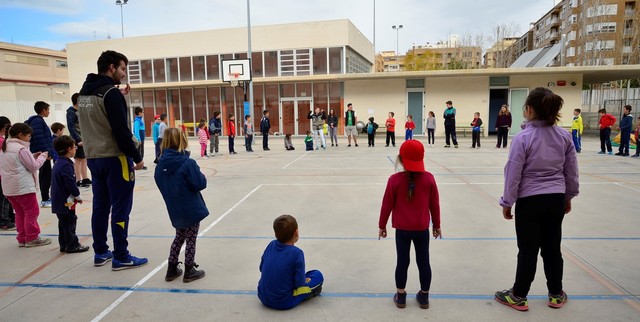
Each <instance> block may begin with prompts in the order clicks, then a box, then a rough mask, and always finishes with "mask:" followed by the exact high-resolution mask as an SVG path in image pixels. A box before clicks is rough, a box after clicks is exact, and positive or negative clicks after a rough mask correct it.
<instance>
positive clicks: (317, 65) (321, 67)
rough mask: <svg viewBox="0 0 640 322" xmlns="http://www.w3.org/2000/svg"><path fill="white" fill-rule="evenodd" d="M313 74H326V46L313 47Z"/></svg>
mask: <svg viewBox="0 0 640 322" xmlns="http://www.w3.org/2000/svg"><path fill="white" fill-rule="evenodd" d="M313 74H314V75H326V74H327V48H314V49H313Z"/></svg>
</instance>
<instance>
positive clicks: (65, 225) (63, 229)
mask: <svg viewBox="0 0 640 322" xmlns="http://www.w3.org/2000/svg"><path fill="white" fill-rule="evenodd" d="M56 216H57V217H58V243H60V251H61V252H66V251H68V250H73V249H76V248H78V247H79V246H80V243H79V242H78V236H77V235H76V225H77V222H78V216H76V211H75V210H69V212H68V213H66V214H56Z"/></svg>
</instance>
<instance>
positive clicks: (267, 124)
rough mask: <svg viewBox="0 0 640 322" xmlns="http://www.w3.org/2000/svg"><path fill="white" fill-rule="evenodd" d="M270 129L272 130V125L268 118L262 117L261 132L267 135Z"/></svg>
mask: <svg viewBox="0 0 640 322" xmlns="http://www.w3.org/2000/svg"><path fill="white" fill-rule="evenodd" d="M269 129H271V123H270V122H269V118H268V117H266V116H263V117H262V120H260V132H262V134H265V133H267V134H268V133H269Z"/></svg>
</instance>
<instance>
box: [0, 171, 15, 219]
mask: <svg viewBox="0 0 640 322" xmlns="http://www.w3.org/2000/svg"><path fill="white" fill-rule="evenodd" d="M1 181H2V179H0V182H1ZM15 221H16V218H15V215H14V214H13V207H12V206H11V203H10V202H9V199H7V197H5V196H4V194H3V193H2V184H0V227H4V226H10V225H13V224H14V223H15Z"/></svg>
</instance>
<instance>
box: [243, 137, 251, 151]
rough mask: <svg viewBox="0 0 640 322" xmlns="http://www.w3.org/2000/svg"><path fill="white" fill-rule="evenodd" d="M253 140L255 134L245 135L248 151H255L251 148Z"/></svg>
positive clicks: (245, 146)
mask: <svg viewBox="0 0 640 322" xmlns="http://www.w3.org/2000/svg"><path fill="white" fill-rule="evenodd" d="M252 142H253V134H247V135H245V136H244V148H245V150H247V151H253V148H251V143H252Z"/></svg>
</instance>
